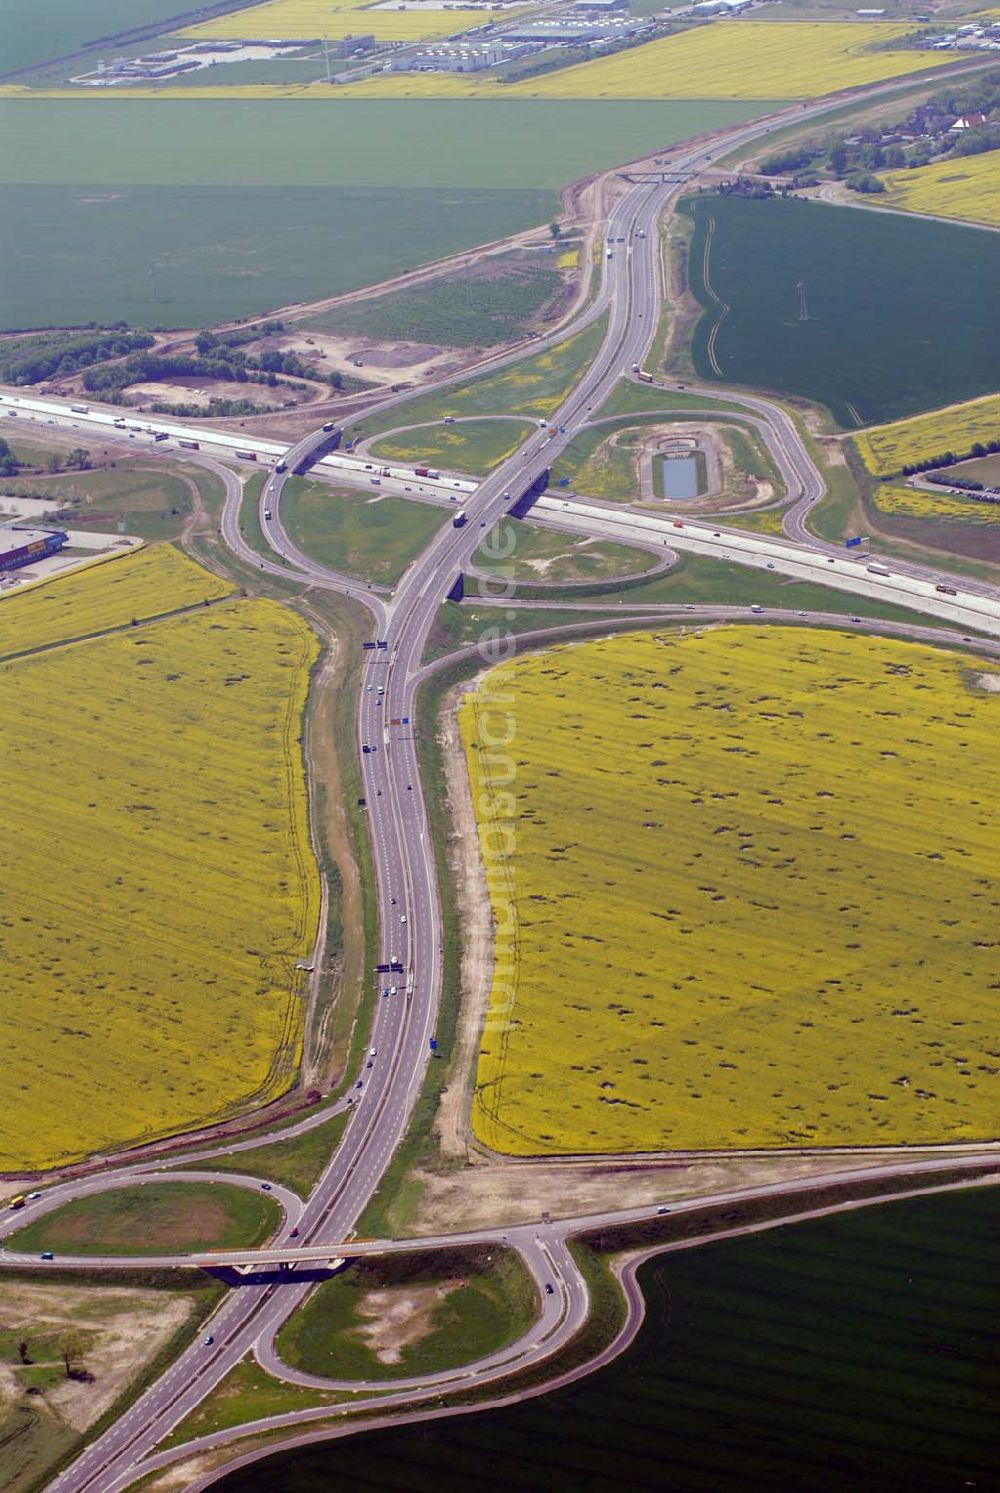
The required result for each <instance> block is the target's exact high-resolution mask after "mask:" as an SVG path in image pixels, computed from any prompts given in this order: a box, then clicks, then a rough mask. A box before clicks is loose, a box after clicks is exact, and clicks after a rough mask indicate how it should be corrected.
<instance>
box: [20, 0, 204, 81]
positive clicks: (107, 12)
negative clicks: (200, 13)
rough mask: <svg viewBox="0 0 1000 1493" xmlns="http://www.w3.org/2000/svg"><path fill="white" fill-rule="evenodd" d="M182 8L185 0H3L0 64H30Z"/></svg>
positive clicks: (154, 19) (150, 21)
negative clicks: (83, 3)
mask: <svg viewBox="0 0 1000 1493" xmlns="http://www.w3.org/2000/svg"><path fill="white" fill-rule="evenodd" d="M186 8H188V7H187V6H186V4H185V0H87V3H86V5H81V4H80V0H45V3H44V5H40V4H39V3H38V0H3V7H2V11H0V67H2V68H3V71H4V72H10V71H13V69H14V68H19V67H31V66H32V65H33V64H34V63H36V62H44V61H46V59H47V58H49V57H58V56H62V55H65V54H66V53H68V52H72V51H75V49H76V48H77V47H81V46H85V45H86V44H87V43H88V42H93V41H97V40H99V38H100V37H102V36H113V35H114V34H115V33H116V32H118V31H126V30H130V29H131V28H132V27H134V26H145V25H149V24H150V23H154V22H156V21H166V20H169V19H170V17H171V16H176V15H180V14H181V13H182V12H183V11H184V10H185V9H186Z"/></svg>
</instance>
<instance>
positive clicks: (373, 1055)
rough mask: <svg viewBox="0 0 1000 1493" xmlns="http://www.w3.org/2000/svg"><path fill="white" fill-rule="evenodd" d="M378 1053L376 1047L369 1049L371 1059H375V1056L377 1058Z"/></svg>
mask: <svg viewBox="0 0 1000 1493" xmlns="http://www.w3.org/2000/svg"><path fill="white" fill-rule="evenodd" d="M376 1053H377V1049H376V1048H374V1047H369V1049H368V1056H369V1057H370V1058H373V1057H375V1056H376Z"/></svg>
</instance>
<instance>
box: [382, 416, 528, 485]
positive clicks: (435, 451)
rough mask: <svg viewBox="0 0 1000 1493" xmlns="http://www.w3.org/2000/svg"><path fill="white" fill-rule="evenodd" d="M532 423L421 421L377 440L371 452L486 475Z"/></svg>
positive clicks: (518, 441)
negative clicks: (426, 423)
mask: <svg viewBox="0 0 1000 1493" xmlns="http://www.w3.org/2000/svg"><path fill="white" fill-rule="evenodd" d="M532 426H533V422H532V421H528V420H493V419H490V420H462V421H460V422H456V423H455V424H454V425H422V426H419V427H418V428H417V429H415V430H400V431H399V432H398V433H397V434H395V435H386V436H382V438H381V439H380V440H378V441H376V442H375V443H374V444H373V445H372V447H371V452H372V455H373V456H376V457H381V458H382V459H384V460H385V461H391V462H396V461H405V462H409V461H415V462H420V463H421V464H422V465H425V466H432V467H444V469H445V471H450V472H471V473H472V474H473V475H474V476H484V475H485V474H486V473H487V472H488V471H489V470H490V469H491V468H492V467H495V466H497V465H498V463H499V462H501V461H504V460H506V458H507V457H508V456H510V454H511V452H512V451H516V450H517V448H518V446H519V445H520V444H521V442H522V441H523V440H524V439H525V437H526V436H527V435H528V434H529V433H530V431H531V429H532Z"/></svg>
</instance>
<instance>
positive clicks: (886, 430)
mask: <svg viewBox="0 0 1000 1493" xmlns="http://www.w3.org/2000/svg"><path fill="white" fill-rule="evenodd" d="M852 440H853V441H854V444H855V446H856V447H857V449H858V454H859V456H860V457H861V460H862V461H863V462H864V464H865V466H866V467H867V468H868V470H869V472H872V473H874V475H875V476H876V477H891V476H892V474H893V473H894V472H898V471H900V469H901V468H902V467H904V466H910V465H912V464H913V463H914V462H918V461H926V460H927V459H928V458H929V457H932V456H941V455H943V454H944V452H946V451H954V452H955V453H956V455H961V454H963V453H964V452H966V451H969V450H971V448H972V446H973V444H974V443H975V442H976V441H979V442H982V444H984V445H985V444H986V442H987V441H994V440H1000V394H986V395H984V396H983V397H982V398H981V399H970V400H968V401H967V402H966V403H965V404H950V405H948V406H947V408H946V409H943V410H932V411H931V413H930V414H928V415H913V416H911V417H910V419H908V420H894V421H893V423H892V424H891V425H874V426H872V428H871V429H870V430H865V431H862V432H861V433H860V434H859V435H855V436H852Z"/></svg>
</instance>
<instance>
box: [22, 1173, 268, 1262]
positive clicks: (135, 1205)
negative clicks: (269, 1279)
mask: <svg viewBox="0 0 1000 1493" xmlns="http://www.w3.org/2000/svg"><path fill="white" fill-rule="evenodd" d="M280 1222H281V1209H280V1208H279V1207H278V1204H277V1203H276V1202H275V1201H274V1199H273V1198H269V1197H268V1196H267V1194H266V1193H264V1192H253V1191H252V1190H251V1189H250V1188H244V1187H227V1186H225V1185H224V1184H223V1183H220V1182H196V1181H191V1182H149V1183H146V1184H144V1185H143V1186H141V1187H123V1188H121V1189H119V1190H116V1191H114V1192H98V1193H94V1194H93V1196H91V1197H83V1198H76V1199H75V1200H74V1201H73V1202H71V1203H67V1204H66V1205H65V1207H63V1208H57V1209H56V1210H55V1211H54V1212H52V1213H47V1214H46V1215H45V1217H44V1218H39V1219H38V1220H37V1221H36V1222H35V1223H29V1224H28V1225H27V1227H26V1228H23V1229H19V1230H18V1231H17V1233H16V1234H12V1235H11V1236H10V1237H9V1239H8V1243H9V1245H10V1248H11V1249H18V1250H22V1251H24V1252H26V1253H29V1252H33V1251H35V1250H39V1251H40V1250H43V1249H51V1250H52V1251H53V1252H54V1253H55V1254H56V1255H110V1254H121V1255H163V1254H187V1253H188V1252H190V1251H192V1250H198V1249H214V1248H218V1249H227V1248H235V1247H236V1246H239V1245H247V1246H251V1245H255V1244H261V1243H263V1241H264V1240H265V1239H269V1238H270V1236H271V1235H272V1234H273V1233H274V1232H275V1230H276V1229H277V1227H278V1225H279V1224H280Z"/></svg>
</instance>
